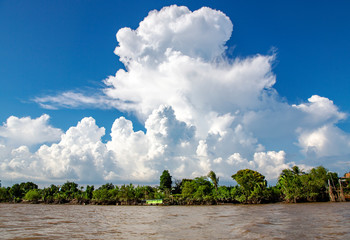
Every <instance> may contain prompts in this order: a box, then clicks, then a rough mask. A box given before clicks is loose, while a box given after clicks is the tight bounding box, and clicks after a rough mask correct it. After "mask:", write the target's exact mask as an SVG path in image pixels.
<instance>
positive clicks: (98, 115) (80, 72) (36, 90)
mask: <svg viewBox="0 0 350 240" xmlns="http://www.w3.org/2000/svg"><path fill="white" fill-rule="evenodd" d="M173 4H176V5H178V6H182V5H185V6H187V7H188V9H189V10H190V11H195V10H198V9H200V8H201V7H203V6H207V7H210V8H211V9H214V10H219V11H221V12H223V13H224V14H225V15H226V16H227V17H228V18H229V19H230V20H231V22H232V23H233V32H232V35H231V38H230V39H229V40H228V41H227V42H226V44H225V45H226V46H227V50H226V52H225V55H226V56H228V57H229V58H230V59H235V58H237V57H238V58H240V59H245V58H249V57H252V56H256V54H261V55H264V56H271V55H273V54H274V53H275V57H274V60H273V61H272V63H271V72H272V73H273V74H274V75H275V77H276V79H275V80H276V82H275V84H273V85H269V86H268V88H269V87H271V88H273V89H274V90H275V91H277V93H278V94H277V95H276V97H277V98H278V99H279V100H278V101H279V102H284V103H286V104H288V105H289V106H292V105H293V104H294V105H298V106H301V104H304V103H307V101H308V98H310V97H311V96H313V95H318V96H321V97H324V98H327V99H328V100H331V101H333V103H334V106H336V110H334V111H337V113H344V114H345V115H346V114H347V113H349V112H350V107H349V104H348V102H349V94H348V93H349V92H350V81H349V80H350V68H349V67H348V65H349V56H350V27H349V24H350V15H349V14H348V10H349V9H350V3H349V2H348V1H335V2H334V1H333V2H331V1H0V29H1V30H2V31H1V32H2V33H1V38H0V80H1V84H2V87H1V90H0V102H1V109H0V120H1V122H2V123H3V127H4V126H5V122H6V121H7V119H8V118H9V117H10V116H16V117H18V118H23V117H30V118H31V119H36V118H39V117H40V116H42V115H43V114H48V115H49V116H50V120H49V121H48V123H47V124H49V126H52V127H53V128H57V129H60V130H61V131H62V133H65V132H66V131H67V130H68V129H69V128H70V127H72V126H76V125H77V123H78V122H79V121H81V120H82V119H83V118H84V117H90V116H91V117H92V118H93V119H95V120H96V124H97V126H99V127H104V128H105V131H106V134H105V135H103V136H102V142H103V143H107V142H108V141H110V140H111V137H110V136H109V134H110V133H111V128H112V124H113V122H114V121H115V120H116V119H117V118H119V117H121V116H125V118H126V119H129V120H131V121H132V122H133V126H134V130H135V131H137V130H143V131H144V132H145V131H146V127H145V123H144V121H145V120H146V119H147V117H148V115H147V116H146V115H144V116H143V118H142V117H140V116H139V115H138V114H137V112H136V113H135V111H137V110H135V109H134V110H133V111H127V110H125V109H120V108H118V107H116V108H115V107H114V108H112V107H108V106H106V105H104V106H103V107H101V106H92V105H84V104H81V105H79V106H78V107H71V106H70V107H56V108H57V109H55V110H52V109H48V108H43V107H41V106H40V105H39V104H38V103H37V102H35V101H34V99H36V98H44V97H47V96H58V95H60V94H63V93H65V92H68V91H71V92H80V93H83V94H85V95H87V96H89V95H94V94H95V93H99V91H100V90H101V89H105V85H104V83H103V82H102V81H103V80H104V79H106V78H108V76H112V75H115V74H116V72H117V71H118V69H125V66H124V64H123V63H121V62H120V61H119V57H118V56H117V55H116V54H114V53H113V51H114V49H115V47H117V46H118V41H117V40H116V33H117V32H118V31H119V29H121V28H123V27H129V28H131V29H133V30H135V29H136V28H138V26H139V23H140V22H141V21H142V20H143V19H144V18H145V17H146V16H147V15H148V13H149V12H150V11H152V10H157V11H160V10H161V9H162V8H163V7H164V6H170V5H173ZM144 84H145V85H147V82H145V83H144ZM46 103H48V102H46ZM332 106H333V105H332ZM173 108H175V114H176V116H178V111H177V109H176V107H173ZM264 109H265V108H264ZM298 109H301V108H298ZM332 109H333V108H332ZM256 112H259V110H256ZM218 114H219V115H220V114H221V115H224V112H218ZM325 114H326V113H325ZM338 115H339V114H338ZM338 115H337V116H338ZM242 118H243V117H242ZM336 118H337V120H335V121H333V122H332V123H331V124H332V128H333V127H337V130H336V132H337V133H339V131H341V134H340V133H339V134H340V135H341V137H340V139H343V140H344V139H347V137H348V133H349V132H350V123H349V120H348V118H346V117H343V116H342V117H336ZM236 119H237V117H236ZM178 120H180V121H183V122H186V121H185V119H178ZM327 121H328V120H327ZM186 123H187V124H189V122H186ZM325 124H326V123H325ZM327 124H329V122H327ZM45 126H47V125H45ZM327 126H329V125H327ZM231 127H232V126H231ZM303 127H304V125H303ZM317 127H318V129H321V127H320V125H317V126H315V127H313V131H316V130H315V129H316V128H317ZM197 128H198V127H197ZM232 128H234V127H232ZM246 128H247V129H248V125H247V127H246ZM300 128H302V127H300ZM305 128H306V127H305ZM294 130H295V131H297V130H296V129H294ZM294 130H293V131H294ZM310 131H311V130H310ZM310 131H308V133H309V134H311V133H310ZM260 132H261V131H260ZM306 132H307V131H305V133H304V135H303V134H302V133H300V135H299V137H298V136H297V137H296V139H294V140H292V139H291V142H290V147H286V148H285V149H283V146H281V144H278V143H276V145H274V144H273V141H276V140H277V141H278V138H273V137H272V138H271V139H269V138H268V135H264V136H260V135H259V130H254V129H253V130H249V129H248V130H247V134H248V135H251V134H253V135H252V137H253V138H254V139H256V140H257V142H258V143H259V144H260V143H261V144H262V145H264V146H265V149H264V152H266V153H267V152H268V151H269V150H271V151H276V152H278V151H280V150H283V151H285V152H286V159H285V160H286V163H287V162H288V161H294V162H296V163H300V164H305V166H314V165H318V163H320V164H324V165H326V167H329V168H330V169H334V170H335V171H338V172H340V173H341V174H343V172H345V171H347V170H348V169H347V168H346V167H343V168H342V167H341V166H340V165H337V166H335V165H332V164H329V165H328V166H327V163H328V161H333V160H329V159H335V158H336V157H339V156H340V155H341V157H340V159H342V161H346V159H347V156H350V152H349V153H348V152H346V151H345V152H344V151H341V154H340V153H339V154H340V155H337V154H335V155H334V156H333V155H332V154H320V155H317V154H316V153H314V154H313V155H312V156H309V155H307V154H306V155H305V154H304V155H302V154H300V152H302V151H303V150H302V149H304V150H305V148H303V146H301V145H302V143H301V142H302V139H301V138H302V136H305V138H306V135H305V134H306ZM0 133H1V132H0ZM339 134H338V135H337V136H340V135H339ZM5 135H6V134H3V135H2V138H3V140H2V141H3V143H4V146H6V148H7V149H10V148H11V147H9V146H8V145H7V144H6V142H7V140H6V138H7V137H6V136H7V135H6V136H5ZM272 135H273V134H272ZM310 136H311V135H310ZM325 136H326V135H325ZM332 136H333V135H332ZM308 139H310V138H308ZM200 140H203V141H204V140H205V142H206V143H207V144H209V140H208V138H207V139H204V138H203V139H196V141H197V143H198V141H200ZM284 141H285V139H284V140H283V141H282V142H284ZM310 141H311V140H310ZM310 141H309V142H310ZM339 141H340V140H339ZM346 141H347V140H346ZM57 142H59V140H58V139H55V140H47V141H46V142H45V144H48V145H49V146H50V145H51V144H53V143H57ZM296 142H298V144H296ZM0 143H1V142H0ZM42 144H43V143H41V142H36V143H33V145H32V146H29V149H30V152H31V153H34V152H35V151H36V150H37V149H38V148H39V147H40V146H41V145H42ZM296 145H298V148H297V147H296ZM349 146H350V145H349ZM16 147H18V146H16ZM304 147H305V146H304ZM12 148H14V147H12ZM12 148H11V149H12ZM208 148H209V146H208ZM196 149H197V150H198V148H196ZM214 149H215V148H214ZM237 149H238V150H237V152H239V148H238V147H237ZM330 149H331V148H330ZM242 151H243V150H242ZM324 151H325V150H324ZM243 152H244V151H243ZM230 154H232V153H230ZM230 154H228V155H227V156H229V155H230ZM241 154H242V158H244V159H250V158H251V157H252V153H250V154H248V153H247V154H246V156H244V154H243V153H241ZM204 155H205V154H204ZM209 155H210V154H209ZM213 155H216V153H213ZM224 155H225V154H224ZM315 155H317V156H318V157H315ZM330 155H332V156H330ZM225 156H226V155H225ZM220 157H222V158H223V159H224V160H225V157H224V156H218V155H217V156H215V157H214V156H213V157H212V159H210V157H208V158H209V160H208V161H209V162H210V161H212V164H211V165H210V166H211V167H213V166H214V165H215V164H214V162H213V161H214V160H215V159H219V158H220ZM307 158H312V159H313V160H312V161H310V162H307V161H306V160H305V159H307ZM326 158H327V159H328V160H326ZM4 159H7V160H6V161H10V160H9V157H6V158H5V157H4ZM320 159H321V160H320ZM224 160H223V161H224ZM0 161H1V160H0ZM3 161H5V160H3ZM171 161H176V160H171ZM298 161H299V162H298ZM217 162H220V161H219V160H217ZM213 164H214V165H213ZM156 165H157V166H158V165H161V166H167V165H166V164H165V165H162V163H161V162H157V161H156V162H155V163H154V166H156ZM346 166H347V167H348V166H349V163H348V162H346ZM168 167H169V168H171V166H170V165H169V166H168ZM160 168H161V167H160ZM4 169H5V168H4ZM4 169H3V170H2V172H3V174H5V175H6V174H8V173H9V172H8V171H7V170H4ZM125 169H126V168H125ZM125 169H124V171H125V172H127V170H125ZM151 169H153V168H152V167H151ZM175 169H179V167H177V168H176V167H174V171H175ZM217 169H218V170H217V171H220V170H219V169H220V168H217ZM11 171H12V172H13V174H14V173H15V172H16V171H15V170H13V169H12V170H11ZM23 171H24V172H25V170H23ZM159 171H160V170H159ZM203 171H205V168H204V170H203ZM179 172H181V171H179ZM197 172H198V174H199V173H201V171H197ZM197 172H196V171H193V172H192V173H191V174H193V175H195V174H196V173H197ZM157 173H158V170H154V176H156V175H157ZM183 174H185V173H183ZM222 174H223V175H224V173H222ZM19 175H20V176H21V177H22V178H23V179H29V178H30V176H27V175H26V176H25V174H23V173H22V174H19ZM19 175H18V176H19ZM73 175H74V174H73ZM73 175H72V176H68V175H59V176H58V177H57V179H65V178H71V179H73V180H77V181H82V182H83V181H85V180H84V179H83V178H81V177H79V174H76V175H74V176H77V177H76V178H74V176H73ZM117 175H118V174H117ZM126 175H127V176H129V177H125V178H118V177H114V178H113V177H112V176H110V178H108V177H104V178H101V179H102V180H101V181H104V180H108V179H111V180H113V179H117V180H118V179H119V180H120V179H131V180H133V179H136V180H138V179H137V178H133V177H130V176H131V175H132V174H131V175H128V174H126ZM175 175H176V174H175ZM16 176H17V175H16ZM179 176H183V175H181V174H179ZM21 177H19V178H21ZM45 179H46V178H45V177H42V178H38V180H40V181H45ZM145 179H146V178H140V179H139V180H140V181H153V180H154V179H156V177H154V178H153V179H146V180H145ZM117 180H116V181H117ZM86 181H90V180H86ZM121 181H122V180H121Z"/></svg>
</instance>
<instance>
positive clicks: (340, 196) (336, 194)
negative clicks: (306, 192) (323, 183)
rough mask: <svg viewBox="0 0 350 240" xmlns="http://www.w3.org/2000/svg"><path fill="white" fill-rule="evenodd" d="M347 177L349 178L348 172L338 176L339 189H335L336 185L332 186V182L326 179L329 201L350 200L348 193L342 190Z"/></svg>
mask: <svg viewBox="0 0 350 240" xmlns="http://www.w3.org/2000/svg"><path fill="white" fill-rule="evenodd" d="M349 179H350V172H349V173H345V175H344V177H341V178H339V189H337V187H336V186H334V183H333V184H331V182H330V180H329V179H328V192H329V198H330V200H331V202H345V201H350V195H349V194H344V190H343V184H344V183H347V182H348V180H349Z"/></svg>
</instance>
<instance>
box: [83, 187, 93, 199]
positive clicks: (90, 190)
mask: <svg viewBox="0 0 350 240" xmlns="http://www.w3.org/2000/svg"><path fill="white" fill-rule="evenodd" d="M94 190H95V187H94V185H92V186H90V185H87V186H86V191H85V195H86V198H87V199H89V200H91V199H92V193H93V192H94Z"/></svg>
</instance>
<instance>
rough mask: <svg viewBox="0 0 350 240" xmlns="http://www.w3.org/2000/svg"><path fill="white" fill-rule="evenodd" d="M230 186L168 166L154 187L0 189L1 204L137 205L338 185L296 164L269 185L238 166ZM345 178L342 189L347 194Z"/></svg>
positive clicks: (219, 200)
mask: <svg viewBox="0 0 350 240" xmlns="http://www.w3.org/2000/svg"><path fill="white" fill-rule="evenodd" d="M232 179H233V180H235V181H236V182H237V185H234V186H220V185H219V177H217V176H216V174H215V172H213V171H210V172H209V173H208V175H207V176H201V177H196V178H194V179H182V180H174V182H173V181H172V177H171V175H170V172H169V171H168V170H164V171H163V173H162V175H161V176H160V182H159V186H139V185H137V186H135V185H133V184H131V183H130V184H124V185H121V186H117V185H114V184H112V183H106V184H104V185H102V186H100V187H99V188H97V189H95V187H94V186H93V185H92V186H90V185H87V186H86V187H83V186H81V187H79V185H78V184H77V183H74V182H69V181H67V182H66V183H64V184H63V185H62V186H58V185H54V184H52V185H51V186H50V187H45V188H43V189H39V188H38V185H36V184H35V183H33V182H25V183H24V182H23V183H20V184H18V183H17V184H14V185H13V186H12V187H7V188H5V187H0V202H10V203H20V202H30V203H47V204H50V203H54V204H64V203H71V204H101V205H107V204H108V205H112V204H113V205H115V204H117V205H140V204H145V202H146V200H149V199H162V200H163V203H164V204H168V205H191V204H223V203H245V204H247V203H251V204H257V203H273V202H292V203H296V202H315V201H329V200H330V199H329V193H328V183H331V184H332V185H333V186H335V187H338V184H339V182H338V179H339V177H338V175H337V173H334V172H330V171H328V170H327V169H325V168H324V167H322V166H319V167H316V168H313V169H311V170H310V171H308V172H303V171H301V170H300V168H299V167H298V166H294V167H292V168H291V169H284V170H283V171H282V173H281V174H280V176H279V178H278V182H277V184H276V185H275V186H268V185H267V181H266V179H265V176H264V175H262V174H261V173H259V172H257V171H254V170H251V169H243V170H239V171H238V172H237V173H235V174H234V175H232ZM349 183H350V179H347V180H346V184H345V186H344V188H343V189H344V191H345V192H346V193H350V184H349Z"/></svg>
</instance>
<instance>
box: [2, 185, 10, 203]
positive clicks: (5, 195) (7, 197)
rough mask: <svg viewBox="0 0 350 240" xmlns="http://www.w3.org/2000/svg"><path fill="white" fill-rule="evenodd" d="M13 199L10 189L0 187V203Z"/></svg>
mask: <svg viewBox="0 0 350 240" xmlns="http://www.w3.org/2000/svg"><path fill="white" fill-rule="evenodd" d="M10 199H11V195H10V193H9V189H7V188H5V187H0V202H7V201H9V200H10Z"/></svg>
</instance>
